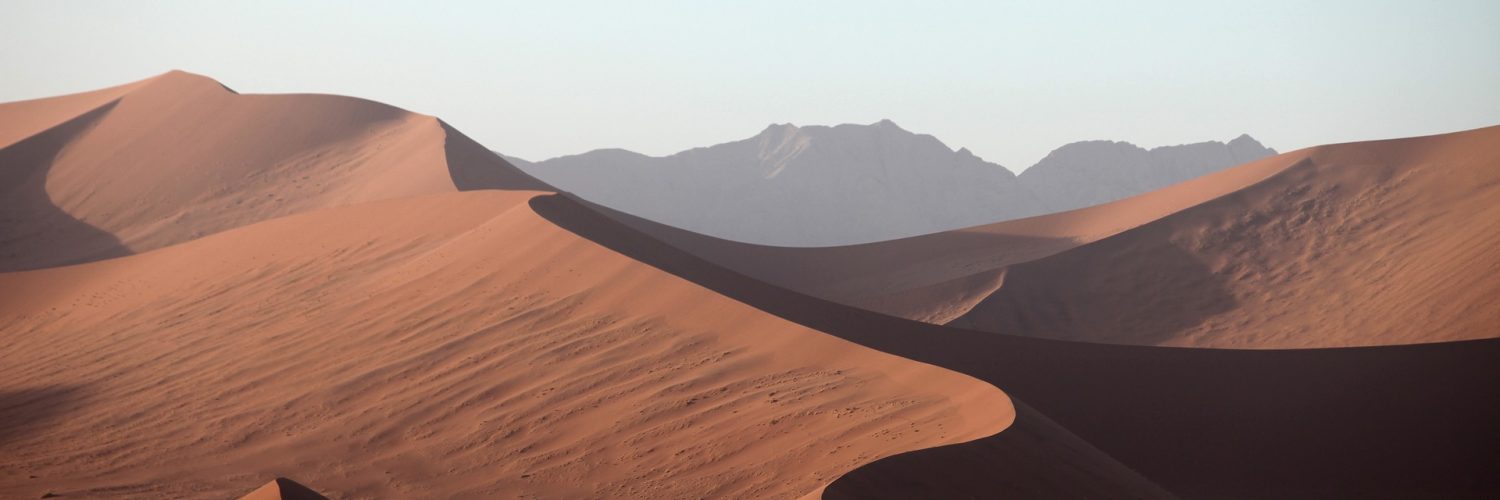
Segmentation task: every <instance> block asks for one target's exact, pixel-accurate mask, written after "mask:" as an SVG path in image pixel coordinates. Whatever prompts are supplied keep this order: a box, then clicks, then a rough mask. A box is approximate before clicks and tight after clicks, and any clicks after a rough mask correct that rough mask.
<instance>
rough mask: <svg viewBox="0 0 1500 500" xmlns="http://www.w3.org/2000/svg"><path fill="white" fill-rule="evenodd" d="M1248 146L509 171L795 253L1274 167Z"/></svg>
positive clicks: (610, 161) (834, 140)
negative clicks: (997, 158) (1019, 166)
mask: <svg viewBox="0 0 1500 500" xmlns="http://www.w3.org/2000/svg"><path fill="white" fill-rule="evenodd" d="M1275 153H1276V152H1275V150H1272V149H1270V148H1267V147H1265V146H1263V145H1261V144H1260V143H1259V142H1257V141H1256V140H1255V139H1253V138H1251V137H1250V136H1248V135H1241V136H1240V137H1238V138H1235V139H1234V140H1231V141H1229V142H1228V143H1222V142H1217V141H1211V142H1202V143H1196V144H1187V145H1182V146H1167V147H1160V148H1154V149H1150V150H1147V149H1143V148H1140V147H1137V146H1134V145H1132V144H1129V143H1124V142H1111V141H1086V142H1078V143H1073V144H1069V145H1066V146H1063V147H1061V148H1058V149H1057V150H1055V151H1053V152H1052V153H1051V154H1049V155H1048V156H1047V157H1046V158H1044V159H1043V160H1042V161H1041V162H1038V163H1037V165H1035V166H1033V167H1032V168H1029V169H1027V170H1025V171H1024V172H1023V173H1022V174H1021V175H1019V176H1017V175H1015V174H1014V173H1012V172H1011V171H1010V170H1008V169H1006V168H1005V167H1002V166H1000V165H998V164H995V163H991V162H987V161H984V160H983V159H981V158H980V157H978V156H975V155H974V154H973V153H972V152H970V151H969V150H968V149H965V148H959V149H958V150H953V149H951V148H949V147H948V146H947V145H945V144H943V142H942V141H939V140H938V139H937V138H936V137H933V136H931V135H927V134H917V133H913V132H910V131H907V130H905V129H902V128H901V127H900V126H897V125H896V124H895V123H894V122H892V121H890V120H881V121H879V122H876V123H873V124H870V125H852V124H845V125H837V126H818V125H812V126H801V127H799V126H796V125H792V124H772V125H771V126H769V127H767V128H766V129H765V130H762V131H761V132H760V133H759V134H756V135H755V136H754V137H750V138H748V139H743V140H739V141H734V142H728V143H724V144H718V145H714V146H708V147H700V148H694V149H689V150H686V151H683V152H680V153H676V154H673V155H669V156H663V157H653V156H647V155H642V154H639V153H635V152H631V151H627V150H623V149H600V150H594V151H590V152H587V153H583V154H579V155H572V156H563V157H558V158H553V159H550V160H545V161H540V162H528V161H525V160H521V159H518V158H509V157H508V159H510V160H511V162H512V163H514V164H515V165H516V166H518V167H520V168H521V169H523V170H525V171H527V172H528V173H530V174H531V175H534V176H536V177H538V178H540V179H542V180H543V181H546V182H548V183H550V184H552V185H555V186H558V187H559V188H560V189H564V190H568V191H571V192H574V193H576V194H578V195H579V196H582V197H584V198H586V199H589V200H591V201H594V202H597V203H600V204H603V205H606V206H609V207H612V208H615V209H618V210H622V211H625V212H629V213H632V214H635V215H638V216H641V217H645V218H648V219H652V220H656V221H658V222H662V223H665V224H669V225H672V226H676V227H680V228H683V229H688V230H691V231H695V232H700V233H704V234H708V235H712V236H717V237H721V238H726V239H732V240H738V241H745V242H752V243H760V244H768V245H783V246H829V245H843V244H851V243H862V242H870V241H881V240H888V239H894V238H901V237H906V236H914V235H919V234H927V233H932V232H937V231H944V230H950V229H957V228H961V227H967V226H973V225H979V224H986V223H991V222H996V221H1000V220H1007V219H1016V218H1022V217H1029V216H1033V215H1041V214H1045V213H1051V212H1058V211H1064V210H1070V209H1074V208H1081V207H1085V206H1090V205H1097V204H1100V203H1106V202H1109V201H1114V200H1117V199H1120V198H1125V197H1129V196H1132V195H1135V194H1140V193H1144V192H1147V191H1151V190H1154V189H1157V188H1160V187H1164V186H1167V185H1170V184H1174V183H1176V182H1180V181H1184V180H1187V179H1191V178H1193V177H1197V176H1199V175H1203V174H1206V173H1210V172H1214V171H1217V170H1221V169H1224V168H1227V167H1230V166H1234V165H1238V164H1240V163H1244V162H1248V161H1252V160H1256V159H1259V158H1263V157H1266V156H1270V155H1273V154H1275Z"/></svg>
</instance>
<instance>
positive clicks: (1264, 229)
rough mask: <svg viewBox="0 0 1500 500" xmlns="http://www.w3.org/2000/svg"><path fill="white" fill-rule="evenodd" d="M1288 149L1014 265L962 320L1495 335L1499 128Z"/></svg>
mask: <svg viewBox="0 0 1500 500" xmlns="http://www.w3.org/2000/svg"><path fill="white" fill-rule="evenodd" d="M1286 158H1287V160H1295V161H1296V163H1295V165H1294V166H1292V167H1290V168H1287V169H1285V170H1283V171H1281V172H1279V173H1278V174H1276V175H1275V176H1273V177H1271V178H1269V179H1267V180H1265V181H1262V182H1259V183H1256V184H1254V185H1252V186H1248V187H1246V188H1244V189H1241V190H1238V191H1235V192H1234V193H1232V194H1230V195H1227V196H1224V197H1221V198H1218V199H1215V200H1212V201H1210V202H1207V203H1204V204H1201V205H1198V206H1194V207H1192V208H1189V209H1186V210H1182V211H1180V212H1177V213H1174V214H1172V215H1170V216H1167V217H1165V218H1162V219H1160V220H1157V221H1155V222H1152V223H1150V224H1146V225H1144V226H1141V227H1139V228H1136V229H1132V230H1130V231H1126V232H1124V233H1121V234H1117V235H1115V236H1112V237H1110V238H1107V239H1104V240H1102V241H1098V242H1095V243H1092V244H1089V245H1085V246H1082V247H1079V248H1074V249H1072V250H1069V251H1067V252H1063V253H1060V254H1057V255H1054V256H1051V257H1048V258H1045V259H1041V260H1037V261H1035V262H1028V263H1025V264H1020V265H1017V266H1013V267H1011V268H1009V269H1008V270H1007V272H1006V275H1005V278H1004V281H1005V284H1004V286H1001V287H999V288H998V290H997V291H995V292H994V293H993V294H991V295H990V296H989V297H987V298H985V299H984V300H983V301H981V302H979V303H978V305H976V306H975V307H973V308H972V310H970V311H969V312H968V313H966V314H965V315H964V316H962V317H960V318H958V319H956V320H955V321H954V322H953V323H952V324H953V325H955V326H961V327H965V328H973V329H979V330H986V331H993V332H1002V333H1008V334H1017V335H1031V336H1042V337H1048V338H1058V339H1067V340H1084V341H1091V342H1108V343H1122V344H1151V345H1174V346H1196V347H1232V348H1306V347H1340V346H1363V345H1389V344H1411V343H1420V342H1439V341H1451V340H1464V339H1478V338H1491V337H1496V336H1500V326H1497V325H1500V280H1497V279H1495V276H1496V274H1497V273H1500V204H1497V203H1496V202H1495V201H1496V200H1500V127H1492V128H1487V129H1480V130H1474V131H1469V132H1460V133H1455V134H1447V135H1441V136H1432V137H1421V138H1414V139H1401V140H1390V141H1378V142H1366V143H1351V144H1340V145H1333V146H1322V147H1318V148H1313V149H1310V150H1304V151H1299V152H1295V153H1291V154H1289V155H1287V157H1286Z"/></svg>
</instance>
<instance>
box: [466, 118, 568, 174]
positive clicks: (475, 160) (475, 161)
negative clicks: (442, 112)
mask: <svg viewBox="0 0 1500 500" xmlns="http://www.w3.org/2000/svg"><path fill="white" fill-rule="evenodd" d="M438 124H439V125H441V126H442V127H443V134H444V140H443V152H444V153H445V154H446V156H447V159H448V175H450V176H452V177H453V185H454V186H455V187H457V188H458V190H459V191H473V190H476V189H505V190H516V191H556V189H554V188H553V187H552V186H549V185H547V183H545V182H542V181H540V180H537V178H535V177H532V176H531V175H530V174H527V173H526V172H522V171H521V169H519V168H516V166H515V165H511V164H510V162H508V161H505V158H502V157H501V156H500V155H498V154H496V153H495V152H494V151H490V150H488V149H485V147H484V146H481V145H479V143H477V142H474V140H473V139H470V138H469V137H468V136H466V135H464V134H463V132H459V131H458V129H455V128H453V127H451V126H449V125H448V124H447V123H445V122H443V121H442V120H438Z"/></svg>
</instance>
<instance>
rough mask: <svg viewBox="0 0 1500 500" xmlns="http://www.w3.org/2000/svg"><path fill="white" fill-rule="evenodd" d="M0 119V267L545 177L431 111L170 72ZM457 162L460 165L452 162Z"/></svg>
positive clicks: (91, 255)
mask: <svg viewBox="0 0 1500 500" xmlns="http://www.w3.org/2000/svg"><path fill="white" fill-rule="evenodd" d="M0 123H3V124H5V125H3V128H0V144H3V145H4V146H3V149H0V164H3V165H5V169H4V171H3V172H0V193H3V196H0V222H3V223H4V225H3V227H4V229H3V230H0V271H4V270H19V269H32V268H39V267H48V266H53V265H59V264H67V263H74V262H85V261H90V260H97V259H99V258H106V257H114V256H120V255H126V254H130V253H134V252H140V251H145V250H151V249H155V248H161V247H164V246H167V245H171V244H174V243H180V242H183V241H187V240H190V239H193V238H197V237H201V236H204V235H208V234H213V233H215V232H219V231H223V230H225V229H230V228H234V227H239V226H243V225H246V224H250V223H254V222H257V221H261V220H267V219H271V218H275V217H280V216H284V215H289V214H294V213H300V212H305V211H308V210H315V209H318V208H324V207H331V206H343V205H349V204H354V203H359V202H364V201H373V200H380V199H388V198H396V197H401V196H411V195H418V194H427V193H437V192H450V191H454V190H457V189H460V188H464V189H469V188H475V187H510V188H516V189H545V188H546V186H545V185H543V184H541V183H540V182H537V181H535V180H532V179H531V178H530V177H528V176H525V174H522V173H521V172H520V171H517V170H514V167H511V166H510V165H509V164H506V163H505V161H504V160H502V159H500V158H499V157H497V156H495V155H493V154H489V153H488V151H486V150H484V148H483V147H481V146H479V145H478V144H475V143H473V141H471V140H469V139H468V138H466V137H464V136H463V135H462V134H458V133H456V132H455V131H453V130H452V129H451V128H449V127H447V126H446V125H444V124H442V123H441V122H440V121H438V120H437V119H436V118H432V117H429V116H423V115H418V114H414V113H410V112H407V111H403V110H400V109H397V108H394V107H391V106H386V105H384V104H379V103H375V102H371V101H365V100H361V99H354V98H348V97H339V96H326V95H240V94H236V93H234V92H233V91H231V90H229V89H228V88H226V87H224V86H223V85H220V84H219V83H218V82H215V81H213V80H211V79H209V78H206V77H202V76H198V75H193V74H189V73H183V72H177V71H174V72H171V73H167V74H163V75H161V76H157V77H153V78H150V79H147V80H144V81H141V82H136V83H132V84H129V85H124V86H120V87H114V88H110V89H105V90H101V91H97V92H89V93H84V94H74V95H69V96H62V97H54V98H48V99H40V100H35V101H25V102H19V103H9V104H3V105H0ZM480 152H482V153H483V154H481V153H480ZM450 157H463V158H464V161H461V162H450V161H449V160H450ZM458 164H462V165H465V169H463V170H462V171H452V172H450V169H453V168H456V167H455V166H454V165H458ZM497 184H504V185H497Z"/></svg>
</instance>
